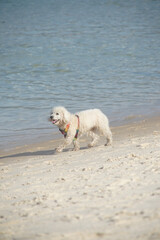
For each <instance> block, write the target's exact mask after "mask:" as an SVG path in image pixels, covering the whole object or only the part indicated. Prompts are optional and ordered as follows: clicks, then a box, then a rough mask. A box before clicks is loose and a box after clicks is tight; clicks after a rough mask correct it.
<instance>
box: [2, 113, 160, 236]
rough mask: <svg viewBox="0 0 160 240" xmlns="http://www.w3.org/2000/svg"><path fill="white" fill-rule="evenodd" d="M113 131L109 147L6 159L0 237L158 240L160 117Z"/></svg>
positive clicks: (23, 153) (45, 150)
mask: <svg viewBox="0 0 160 240" xmlns="http://www.w3.org/2000/svg"><path fill="white" fill-rule="evenodd" d="M112 132H113V139H114V143H113V145H112V146H109V147H105V146H103V145H102V142H101V143H100V145H98V146H97V147H94V148H91V149H88V148H86V144H87V143H86V141H85V139H82V143H81V145H82V148H81V150H80V151H78V152H72V151H70V148H69V149H67V150H66V151H65V152H63V153H60V154H55V152H54V148H55V146H57V144H58V141H50V142H47V143H41V144H37V145H36V144H35V145H32V146H25V147H23V148H17V149H14V151H11V152H3V153H1V158H0V172H1V175H0V178H1V184H0V191H1V195H0V239H1V240H13V239H14V240H26V239H29V240H34V239H37V240H39V239H40V240H42V239H44V240H46V239H47V240H54V239H56V240H61V239H64V240H75V239H76V240H82V239H84V240H97V239H105V240H125V239H126V240H132V239H134V240H144V239H145V240H159V239H160V118H159V117H155V118H152V119H148V120H143V121H141V122H139V123H133V124H131V125H126V126H122V127H116V128H112ZM68 150H69V151H68Z"/></svg>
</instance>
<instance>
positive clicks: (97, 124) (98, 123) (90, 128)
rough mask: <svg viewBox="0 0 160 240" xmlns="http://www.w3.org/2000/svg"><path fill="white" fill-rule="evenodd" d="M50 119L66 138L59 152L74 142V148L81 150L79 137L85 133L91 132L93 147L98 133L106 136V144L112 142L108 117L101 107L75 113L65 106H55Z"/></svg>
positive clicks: (58, 149) (91, 145) (91, 144)
mask: <svg viewBox="0 0 160 240" xmlns="http://www.w3.org/2000/svg"><path fill="white" fill-rule="evenodd" d="M49 121H51V122H52V123H53V124H55V125H56V126H58V127H59V130H60V131H61V132H62V134H63V135H64V138H65V139H64V143H63V144H62V145H60V146H59V147H58V148H57V149H56V151H57V152H62V150H63V149H64V148H66V146H68V145H70V144H71V143H72V142H73V144H74V149H73V150H79V148H80V147H79V138H80V136H82V135H83V134H89V135H90V136H91V138H92V141H91V143H90V144H89V145H88V146H89V147H93V146H94V145H95V144H96V143H97V140H98V138H99V136H98V135H103V136H105V137H106V141H107V142H106V144H105V145H106V146H107V145H111V143H112V133H111V130H110V128H109V122H108V118H107V117H106V116H105V115H104V114H103V113H102V112H101V111H100V110H99V109H89V110H86V111H82V112H79V113H77V114H76V115H75V114H71V113H69V112H68V111H67V110H66V109H65V108H64V107H55V108H53V110H52V112H51V115H50V118H49Z"/></svg>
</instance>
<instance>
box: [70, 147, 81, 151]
mask: <svg viewBox="0 0 160 240" xmlns="http://www.w3.org/2000/svg"><path fill="white" fill-rule="evenodd" d="M79 149H80V148H79V147H76V148H73V149H72V151H78V150H79Z"/></svg>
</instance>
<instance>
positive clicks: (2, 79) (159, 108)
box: [0, 0, 160, 149]
mask: <svg viewBox="0 0 160 240" xmlns="http://www.w3.org/2000/svg"><path fill="white" fill-rule="evenodd" d="M56 105H63V106H65V107H67V108H68V109H69V110H70V111H71V112H75V111H80V110H83V109H87V108H101V110H102V111H103V112H104V113H106V114H107V115H108V117H109V119H110V122H111V125H114V124H119V123H120V122H123V121H125V119H127V118H130V117H131V118H132V116H133V117H135V118H137V117H138V116H139V115H150V114H154V113H156V112H160V1H158V0H157V1H156V0H153V1H152V0H141V1H139V0H135V1H131V0H123V1H119V0H101V1H100V0H76V1H75V0H74V1H72V0H68V1H66V0H47V1H46V0H28V1H21V0H14V1H13V0H2V1H0V112H1V113H0V149H7V148H12V147H14V146H16V145H20V144H28V143H32V142H36V141H43V140H46V139H50V138H54V137H55V136H56V135H55V134H52V133H55V132H56V129H55V128H54V127H53V126H51V125H50V123H48V122H47V118H48V115H49V113H50V110H51V108H52V107H53V106H56Z"/></svg>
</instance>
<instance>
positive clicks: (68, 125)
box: [59, 115, 79, 141]
mask: <svg viewBox="0 0 160 240" xmlns="http://www.w3.org/2000/svg"><path fill="white" fill-rule="evenodd" d="M76 117H77V119H78V128H77V129H76V134H75V137H74V139H73V141H75V140H77V138H78V133H79V116H78V115H76ZM69 127H70V123H68V124H67V126H66V128H65V129H64V130H63V129H61V128H59V131H60V132H61V133H62V134H63V135H64V138H66V137H67V132H68V129H69Z"/></svg>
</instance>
